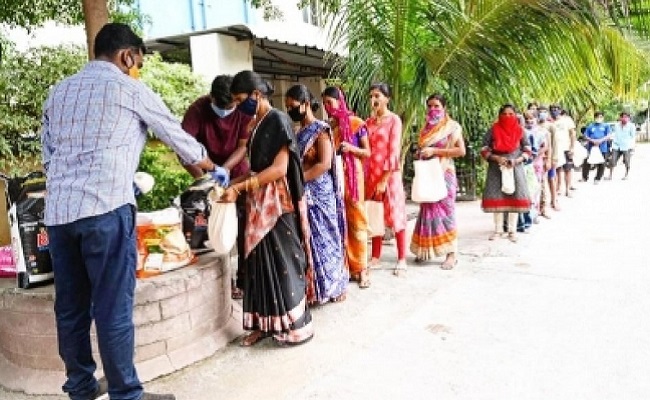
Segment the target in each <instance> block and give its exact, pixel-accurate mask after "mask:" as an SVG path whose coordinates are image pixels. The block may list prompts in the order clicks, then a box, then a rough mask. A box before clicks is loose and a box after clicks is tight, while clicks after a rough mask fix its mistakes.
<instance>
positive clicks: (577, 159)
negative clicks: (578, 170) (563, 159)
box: [573, 141, 589, 167]
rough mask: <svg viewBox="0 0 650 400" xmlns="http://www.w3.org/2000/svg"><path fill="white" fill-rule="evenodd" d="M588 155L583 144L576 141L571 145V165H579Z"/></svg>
mask: <svg viewBox="0 0 650 400" xmlns="http://www.w3.org/2000/svg"><path fill="white" fill-rule="evenodd" d="M588 156H589V152H587V149H586V148H585V146H583V145H582V144H581V143H580V142H577V141H576V144H575V146H573V165H574V166H576V167H579V166H581V165H582V164H583V163H584V162H585V160H586V159H587V157H588Z"/></svg>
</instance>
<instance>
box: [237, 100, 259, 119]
mask: <svg viewBox="0 0 650 400" xmlns="http://www.w3.org/2000/svg"><path fill="white" fill-rule="evenodd" d="M237 108H238V109H239V111H241V112H243V113H244V114H246V115H248V116H251V117H252V116H253V115H255V112H257V100H255V99H253V98H251V96H248V97H247V98H246V100H244V101H243V102H242V103H240V104H239V105H238V106H237Z"/></svg>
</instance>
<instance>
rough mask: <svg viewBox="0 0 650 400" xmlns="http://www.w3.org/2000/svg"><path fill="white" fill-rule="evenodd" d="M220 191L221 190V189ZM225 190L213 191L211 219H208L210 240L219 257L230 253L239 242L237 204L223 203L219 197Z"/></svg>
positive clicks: (211, 194) (210, 195) (209, 196)
mask: <svg viewBox="0 0 650 400" xmlns="http://www.w3.org/2000/svg"><path fill="white" fill-rule="evenodd" d="M219 189H220V188H219ZM221 193H223V190H217V189H216V188H215V190H213V191H211V192H210V194H209V195H208V198H209V199H210V217H209V219H208V240H209V242H210V245H211V246H212V248H213V249H214V252H215V253H217V254H218V255H224V254H228V253H230V251H231V250H232V249H233V247H234V246H235V243H236V241H237V231H238V230H237V209H236V207H235V203H222V202H220V201H219V197H220V196H221Z"/></svg>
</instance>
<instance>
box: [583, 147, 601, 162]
mask: <svg viewBox="0 0 650 400" xmlns="http://www.w3.org/2000/svg"><path fill="white" fill-rule="evenodd" d="M587 162H588V163H589V164H591V165H596V164H602V163H604V162H605V157H603V153H601V152H600V147H599V146H591V150H590V151H589V158H587Z"/></svg>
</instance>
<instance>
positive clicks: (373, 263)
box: [368, 258, 381, 269]
mask: <svg viewBox="0 0 650 400" xmlns="http://www.w3.org/2000/svg"><path fill="white" fill-rule="evenodd" d="M368 268H370V269H380V268H381V262H380V261H379V259H378V258H371V259H370V262H369V263H368Z"/></svg>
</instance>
